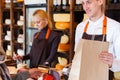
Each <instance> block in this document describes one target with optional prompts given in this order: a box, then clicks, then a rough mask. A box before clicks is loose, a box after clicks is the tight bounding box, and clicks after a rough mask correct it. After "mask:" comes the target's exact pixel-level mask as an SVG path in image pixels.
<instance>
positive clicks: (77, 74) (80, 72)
mask: <svg viewBox="0 0 120 80" xmlns="http://www.w3.org/2000/svg"><path fill="white" fill-rule="evenodd" d="M108 45H109V43H108V42H102V41H93V40H85V39H81V40H80V41H79V43H78V46H77V49H76V52H75V55H74V58H73V61H72V66H71V70H70V73H69V79H68V80H108V70H109V69H108V65H107V64H104V63H103V62H101V61H100V60H99V58H98V54H99V53H100V52H101V51H108Z"/></svg>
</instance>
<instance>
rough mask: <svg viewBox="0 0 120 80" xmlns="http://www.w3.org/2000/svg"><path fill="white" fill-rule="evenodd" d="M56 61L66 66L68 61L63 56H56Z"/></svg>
mask: <svg viewBox="0 0 120 80" xmlns="http://www.w3.org/2000/svg"><path fill="white" fill-rule="evenodd" d="M58 62H59V64H60V65H63V66H66V65H67V63H68V61H67V59H66V58H63V57H58Z"/></svg>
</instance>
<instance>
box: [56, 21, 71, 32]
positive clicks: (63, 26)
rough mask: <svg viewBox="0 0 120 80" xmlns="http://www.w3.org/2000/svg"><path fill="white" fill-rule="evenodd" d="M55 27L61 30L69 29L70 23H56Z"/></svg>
mask: <svg viewBox="0 0 120 80" xmlns="http://www.w3.org/2000/svg"><path fill="white" fill-rule="evenodd" d="M55 27H56V29H61V30H65V29H69V28H70V22H56V23H55Z"/></svg>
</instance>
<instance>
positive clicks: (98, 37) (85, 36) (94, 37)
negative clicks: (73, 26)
mask: <svg viewBox="0 0 120 80" xmlns="http://www.w3.org/2000/svg"><path fill="white" fill-rule="evenodd" d="M88 25H89V22H87V24H86V26H85V28H84V33H83V36H82V39H88V40H91V39H92V40H98V41H106V28H107V18H106V16H105V17H104V20H103V29H102V35H89V34H87V33H86V31H87V28H88ZM109 80H113V72H112V71H110V70H109Z"/></svg>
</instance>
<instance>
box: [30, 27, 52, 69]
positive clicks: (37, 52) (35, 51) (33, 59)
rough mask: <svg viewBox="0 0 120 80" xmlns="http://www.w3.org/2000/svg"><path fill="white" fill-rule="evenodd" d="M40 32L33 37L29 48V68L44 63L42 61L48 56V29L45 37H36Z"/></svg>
mask: <svg viewBox="0 0 120 80" xmlns="http://www.w3.org/2000/svg"><path fill="white" fill-rule="evenodd" d="M39 35H40V33H37V34H36V35H35V37H34V41H33V44H32V47H31V50H30V68H34V67H38V66H39V65H44V62H45V61H46V59H47V58H48V56H49V51H50V50H49V49H50V48H49V45H48V38H49V35H50V29H49V28H48V30H47V33H46V36H45V39H41V40H39V39H38V36H39Z"/></svg>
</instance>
